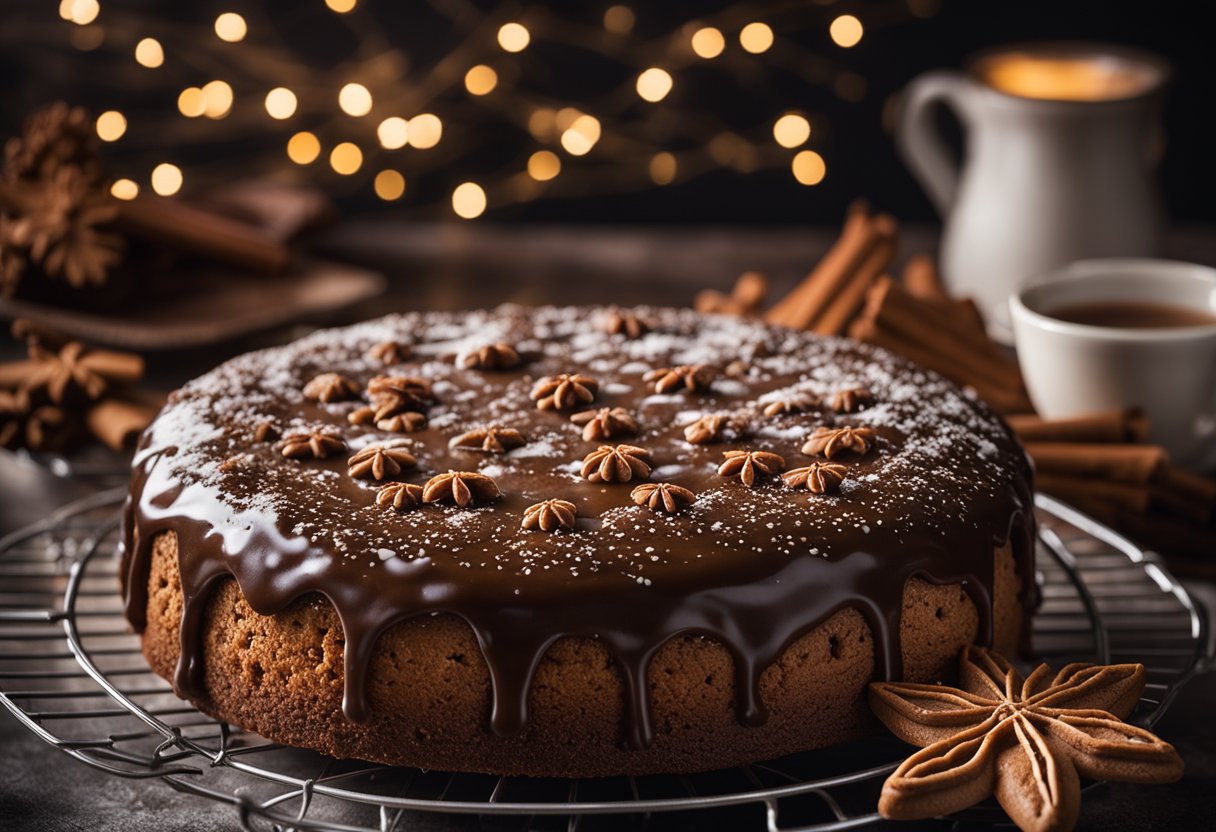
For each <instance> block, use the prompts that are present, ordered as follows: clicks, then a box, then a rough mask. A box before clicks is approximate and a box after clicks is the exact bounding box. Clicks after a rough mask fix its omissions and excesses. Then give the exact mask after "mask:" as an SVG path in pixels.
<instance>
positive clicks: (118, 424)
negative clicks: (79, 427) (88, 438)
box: [84, 398, 159, 451]
mask: <svg viewBox="0 0 1216 832" xmlns="http://www.w3.org/2000/svg"><path fill="white" fill-rule="evenodd" d="M158 410H159V408H158V407H155V406H153V405H149V404H144V403H143V402H139V401H135V400H133V399H128V398H112V399H103V400H102V401H100V402H98V403H97V404H95V405H93V406H92V407H91V408H89V410H88V412H87V413H86V414H85V417H84V421H85V427H87V428H88V429H89V433H91V434H92V435H93V436H94V437H95V438H96V439H98V440H100V441H101V442H102V443H104V444H105V445H106V446H107V447H109V448H110V449H111V450H114V451H121V450H123V449H124V448H127V447H129V446H130V445H131V444H132V443H133V442H134V441H135V439H136V437H138V436H139V434H141V433H142V432H143V430H144V428H146V427H147V426H148V425H150V424H151V423H152V419H153V418H155V417H156V414H157V412H158Z"/></svg>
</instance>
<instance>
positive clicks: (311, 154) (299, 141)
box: [287, 130, 321, 165]
mask: <svg viewBox="0 0 1216 832" xmlns="http://www.w3.org/2000/svg"><path fill="white" fill-rule="evenodd" d="M320 155H321V142H320V140H318V139H317V137H316V136H314V135H313V134H312V133H309V132H308V131H307V130H304V131H302V132H300V133H296V134H295V135H294V136H292V137H291V138H290V139H288V140H287V158H288V159H290V160H291V161H293V162H295V163H296V164H297V165H311V164H312V163H313V162H315V161H317V157H318V156H320Z"/></svg>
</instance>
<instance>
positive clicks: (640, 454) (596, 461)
mask: <svg viewBox="0 0 1216 832" xmlns="http://www.w3.org/2000/svg"><path fill="white" fill-rule="evenodd" d="M582 475H583V476H584V477H586V478H587V479H588V480H590V481H591V482H629V481H630V480H631V479H634V478H635V477H636V478H637V479H645V478H646V477H648V476H650V452H649V451H647V450H646V449H645V448H639V447H637V446H636V445H600V446H599V447H598V448H596V449H595V450H594V451H592V452H591V453H589V454H587V455H586V456H585V457H583V468H582Z"/></svg>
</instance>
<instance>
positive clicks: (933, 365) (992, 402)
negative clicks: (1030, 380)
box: [849, 319, 1031, 414]
mask: <svg viewBox="0 0 1216 832" xmlns="http://www.w3.org/2000/svg"><path fill="white" fill-rule="evenodd" d="M849 335H851V336H852V337H854V338H856V339H858V340H860V341H866V342H867V343H870V344H874V345H875V346H878V347H882V348H883V349H885V350H889V351H891V352H893V353H896V354H897V355H902V356H903V357H904V358H907V359H908V360H909V361H912V362H913V363H916V364H919V365H921V366H922V367H924V368H925V369H927V370H932V371H933V372H935V373H938V374H939V375H942V376H945V377H946V378H948V379H950V380H951V381H953V382H954V383H956V384H960V385H963V386H967V387H971V388H972V389H974V390H975V392H976V395H978V396H979V397H980V398H981V399H983V400H984V401H985V402H987V403H988V405H989V406H990V407H992V409H993V410H996V411H997V412H998V413H1002V414H1004V413H1022V412H1026V411H1028V410H1030V409H1031V406H1030V401H1029V400H1028V399H1027V398H1026V396H1025V394H1023V393H1020V392H1017V391H1012V390H1009V389H1002V388H1000V387H997V386H995V385H993V384H992V383H991V382H989V381H987V380H985V379H983V378H973V377H971V376H969V375H968V374H966V373H964V372H962V371H961V370H960V368H959V366H958V365H957V364H955V363H954V362H953V361H951V360H950V359H949V358H948V357H943V356H942V355H940V354H939V353H936V352H933V351H931V350H929V349H926V348H925V346H924V345H922V344H918V343H915V342H912V341H909V340H907V339H906V338H904V337H902V336H900V335H899V334H897V333H892V332H887V331H886V330H881V329H878V328H877V327H876V326H875V325H874V322H873V321H871V320H864V319H859V320H856V321H854V322H853V324H852V325H851V326H850V327H849Z"/></svg>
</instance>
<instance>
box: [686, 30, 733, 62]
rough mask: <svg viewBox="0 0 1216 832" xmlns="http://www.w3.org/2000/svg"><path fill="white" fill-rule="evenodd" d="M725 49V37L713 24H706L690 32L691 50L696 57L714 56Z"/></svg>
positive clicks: (706, 57)
mask: <svg viewBox="0 0 1216 832" xmlns="http://www.w3.org/2000/svg"><path fill="white" fill-rule="evenodd" d="M724 49H726V38H725V37H724V36H723V35H722V32H721V31H720V30H718V29H715V28H714V27H713V26H706V27H705V28H703V29H698V30H697V31H695V32H693V33H692V51H693V52H695V53H696V55H697V57H698V58H705V59H706V60H708V59H710V58H716V57H718V56H719V55H721V54H722V51H723V50H724Z"/></svg>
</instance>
